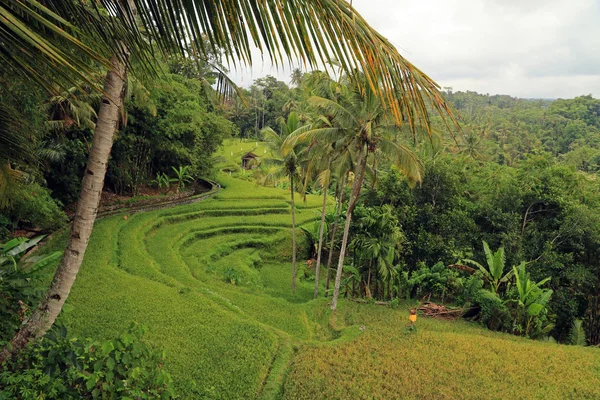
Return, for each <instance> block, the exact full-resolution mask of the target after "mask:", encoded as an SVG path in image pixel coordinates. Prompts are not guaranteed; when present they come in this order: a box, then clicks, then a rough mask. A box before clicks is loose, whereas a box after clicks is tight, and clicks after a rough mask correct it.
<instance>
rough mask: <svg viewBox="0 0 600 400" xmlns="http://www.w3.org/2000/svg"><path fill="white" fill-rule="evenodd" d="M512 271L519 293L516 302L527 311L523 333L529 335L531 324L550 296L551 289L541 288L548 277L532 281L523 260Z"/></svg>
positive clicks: (548, 279)
mask: <svg viewBox="0 0 600 400" xmlns="http://www.w3.org/2000/svg"><path fill="white" fill-rule="evenodd" d="M513 273H514V275H515V286H516V288H517V293H518V295H519V297H518V299H517V302H518V304H519V306H520V307H521V308H522V309H523V310H525V311H526V312H527V317H526V318H527V322H526V326H525V334H526V335H529V332H530V330H531V326H532V325H531V324H532V323H533V321H534V319H535V318H536V317H538V316H539V315H540V314H541V312H542V311H543V310H544V309H545V308H546V306H547V305H548V302H549V301H550V297H551V296H552V293H553V291H552V289H542V288H541V286H542V285H544V284H545V283H547V282H549V281H550V278H545V279H542V280H541V281H539V282H537V283H536V282H534V281H532V280H531V279H530V277H529V273H528V272H527V270H526V268H525V262H524V261H523V262H521V264H519V265H518V266H516V267H513Z"/></svg>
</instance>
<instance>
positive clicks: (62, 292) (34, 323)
mask: <svg viewBox="0 0 600 400" xmlns="http://www.w3.org/2000/svg"><path fill="white" fill-rule="evenodd" d="M111 61H112V65H113V68H112V69H111V70H109V71H108V72H107V74H106V80H105V82H104V96H103V97H102V103H101V104H100V111H99V112H98V122H97V124H96V129H95V131H94V141H93V144H92V149H91V151H90V154H89V156H88V164H87V167H86V170H85V174H84V176H83V181H82V184H81V193H80V194H79V200H78V202H77V211H76V213H75V217H74V218H73V226H72V227H71V235H70V237H69V243H68V244H67V248H66V250H65V254H64V257H63V259H62V261H61V263H60V265H59V267H58V269H57V270H56V273H55V275H54V278H53V279H52V283H51V284H50V288H49V289H48V291H47V292H46V294H45V296H44V298H43V299H42V300H41V301H40V303H39V305H38V306H37V308H36V309H35V310H34V311H33V314H32V315H31V317H30V318H29V319H28V320H27V322H26V323H25V324H23V325H22V326H21V329H19V331H18V332H17V334H16V335H15V337H14V338H13V339H12V341H11V343H10V344H9V345H7V346H6V347H5V348H4V349H3V350H2V352H1V353H0V363H2V361H4V360H5V359H6V358H7V357H9V356H10V355H11V354H16V353H17V352H19V351H20V350H21V349H22V348H23V347H24V346H25V345H27V344H28V343H29V342H31V341H32V340H35V339H37V338H40V337H42V336H43V335H44V334H45V333H46V331H47V330H48V329H50V327H52V324H53V323H54V321H55V320H56V317H58V314H60V311H61V310H62V307H63V305H64V303H65V301H66V300H67V297H68V296H69V293H70V291H71V287H72V286H73V283H74V282H75V278H76V276H77V273H78V272H79V267H80V266H81V263H82V261H83V256H84V255H85V251H86V248H87V245H88V240H89V238H90V235H91V233H92V228H93V227H94V221H95V219H96V214H97V212H98V205H99V203H100V195H101V194H102V188H103V186H104V176H105V175H106V167H107V165H108V157H109V156H110V150H111V148H112V144H113V136H114V134H115V131H116V129H117V124H118V122H119V111H120V108H121V104H122V102H123V95H124V86H125V78H126V72H127V71H126V65H125V62H124V61H123V60H120V59H118V58H117V57H114V56H113V57H112V59H111Z"/></svg>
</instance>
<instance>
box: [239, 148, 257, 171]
mask: <svg viewBox="0 0 600 400" xmlns="http://www.w3.org/2000/svg"><path fill="white" fill-rule="evenodd" d="M257 158H258V156H257V155H256V154H254V153H253V152H251V151H249V152H248V153H246V154H244V155H243V156H242V168H244V169H253V168H256V162H255V160H256V159H257Z"/></svg>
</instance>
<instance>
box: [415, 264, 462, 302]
mask: <svg viewBox="0 0 600 400" xmlns="http://www.w3.org/2000/svg"><path fill="white" fill-rule="evenodd" d="M408 283H409V284H410V285H411V286H412V288H413V292H415V293H416V294H417V295H418V296H419V297H423V296H429V295H430V296H432V297H434V298H437V299H440V300H442V301H446V300H449V301H453V300H455V299H456V298H457V297H458V296H459V295H460V294H461V292H462V287H463V281H462V278H461V277H460V276H459V273H458V271H454V270H451V269H450V268H448V267H446V266H445V265H444V264H443V263H441V262H438V263H437V264H435V265H434V266H432V267H428V266H426V265H425V264H421V267H420V268H419V269H418V270H417V271H414V272H413V273H412V274H411V276H410V279H409V281H408Z"/></svg>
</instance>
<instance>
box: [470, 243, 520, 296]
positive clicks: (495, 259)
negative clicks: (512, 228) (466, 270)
mask: <svg viewBox="0 0 600 400" xmlns="http://www.w3.org/2000/svg"><path fill="white" fill-rule="evenodd" d="M483 250H484V253H485V259H486V261H487V266H488V267H487V268H485V267H484V266H483V265H481V264H479V263H478V262H477V261H473V260H469V259H466V260H464V261H465V262H467V263H469V264H473V265H475V266H476V267H477V268H478V269H479V271H481V273H482V274H483V276H484V277H485V278H486V280H487V281H488V282H489V283H490V286H491V290H493V291H494V293H498V289H499V288H500V284H501V283H506V282H508V280H509V279H510V278H511V277H512V275H513V271H512V270H511V271H509V272H507V273H506V275H504V266H505V264H506V256H505V254H504V247H500V248H499V249H498V250H497V251H496V252H492V250H490V246H489V245H488V244H487V242H486V241H485V240H484V241H483Z"/></svg>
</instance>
